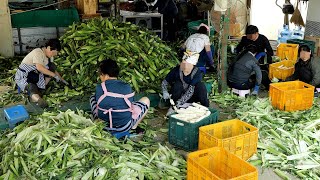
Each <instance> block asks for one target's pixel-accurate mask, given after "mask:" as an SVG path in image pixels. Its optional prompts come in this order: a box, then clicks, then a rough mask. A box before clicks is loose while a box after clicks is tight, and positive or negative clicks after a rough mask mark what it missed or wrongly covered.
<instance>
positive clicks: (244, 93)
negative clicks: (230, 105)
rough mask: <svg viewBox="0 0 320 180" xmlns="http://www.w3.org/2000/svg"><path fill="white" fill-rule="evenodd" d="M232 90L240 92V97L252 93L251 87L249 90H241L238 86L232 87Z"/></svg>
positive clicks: (236, 92)
mask: <svg viewBox="0 0 320 180" xmlns="http://www.w3.org/2000/svg"><path fill="white" fill-rule="evenodd" d="M232 92H233V93H235V94H238V95H239V96H240V97H246V95H247V94H250V89H247V90H239V89H236V88H232Z"/></svg>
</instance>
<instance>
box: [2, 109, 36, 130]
mask: <svg viewBox="0 0 320 180" xmlns="http://www.w3.org/2000/svg"><path fill="white" fill-rule="evenodd" d="M3 112H4V116H5V117H4V118H5V120H6V121H8V124H9V128H14V127H15V126H16V124H17V123H19V122H23V121H25V120H27V119H29V117H30V116H29V113H28V112H27V110H26V108H25V107H24V106H23V105H16V106H12V107H10V108H4V109H3Z"/></svg>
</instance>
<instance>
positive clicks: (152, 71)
mask: <svg viewBox="0 0 320 180" xmlns="http://www.w3.org/2000/svg"><path fill="white" fill-rule="evenodd" d="M61 41H62V45H63V49H62V50H61V53H60V57H59V58H58V59H56V60H55V62H56V63H57V64H59V69H60V71H62V72H68V74H65V75H64V78H65V79H66V80H68V81H70V82H71V83H72V84H74V85H77V86H80V87H90V88H92V87H93V86H94V84H95V83H97V79H98V75H97V74H96V73H95V72H96V70H97V69H98V65H97V64H99V62H100V61H102V60H104V59H106V58H110V59H113V60H115V61H116V62H117V63H118V65H119V66H120V69H121V71H120V78H121V79H123V80H125V81H126V82H128V83H130V84H131V85H132V86H133V87H134V89H135V91H136V92H140V91H144V92H150V93H154V92H156V91H160V88H161V81H162V80H163V79H164V77H165V76H166V75H167V73H168V72H169V71H170V69H171V68H172V67H174V66H176V65H177V64H178V59H177V57H176V53H175V52H174V51H172V50H171V48H170V47H168V46H167V45H166V44H164V43H163V41H162V40H161V39H160V38H159V37H158V36H156V35H155V34H153V33H151V32H149V31H148V30H146V29H142V28H140V27H138V26H136V25H134V24H130V23H122V22H118V21H115V20H109V19H93V20H90V21H87V22H85V23H80V24H73V25H72V26H70V27H69V29H68V30H67V32H66V33H65V34H64V35H63V36H62V37H61Z"/></svg>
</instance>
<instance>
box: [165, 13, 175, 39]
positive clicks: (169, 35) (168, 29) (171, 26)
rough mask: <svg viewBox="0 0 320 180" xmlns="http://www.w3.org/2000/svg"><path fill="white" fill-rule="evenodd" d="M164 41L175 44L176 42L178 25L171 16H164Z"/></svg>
mask: <svg viewBox="0 0 320 180" xmlns="http://www.w3.org/2000/svg"><path fill="white" fill-rule="evenodd" d="M163 23H164V26H163V34H164V37H163V40H165V41H170V42H173V41H175V40H176V31H177V27H176V23H175V17H172V16H171V15H163Z"/></svg>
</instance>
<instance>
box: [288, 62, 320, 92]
mask: <svg viewBox="0 0 320 180" xmlns="http://www.w3.org/2000/svg"><path fill="white" fill-rule="evenodd" d="M294 68H295V70H294V74H293V75H291V76H290V77H288V78H287V79H286V81H292V80H300V81H303V82H305V83H308V84H311V85H313V86H315V87H320V59H319V58H314V57H312V58H311V59H309V60H308V61H303V60H301V59H299V60H298V62H297V63H296V64H295V66H294Z"/></svg>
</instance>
